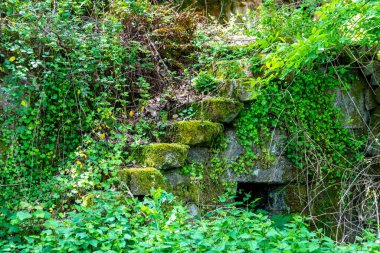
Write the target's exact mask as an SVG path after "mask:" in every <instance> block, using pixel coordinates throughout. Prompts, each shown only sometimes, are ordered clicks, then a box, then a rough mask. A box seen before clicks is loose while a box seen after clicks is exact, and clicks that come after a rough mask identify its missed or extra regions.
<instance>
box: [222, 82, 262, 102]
mask: <svg viewBox="0 0 380 253" xmlns="http://www.w3.org/2000/svg"><path fill="white" fill-rule="evenodd" d="M259 90H260V87H259V85H258V84H257V83H256V82H255V79H252V78H240V79H226V80H223V82H222V84H220V85H219V86H218V89H217V92H218V95H219V96H222V97H229V98H233V99H236V100H239V101H241V102H248V101H253V100H255V99H256V98H257V96H258V95H259V94H260V93H259Z"/></svg>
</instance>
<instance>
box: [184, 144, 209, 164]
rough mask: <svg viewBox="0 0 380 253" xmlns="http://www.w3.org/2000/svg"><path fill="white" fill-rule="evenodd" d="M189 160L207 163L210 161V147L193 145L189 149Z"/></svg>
mask: <svg viewBox="0 0 380 253" xmlns="http://www.w3.org/2000/svg"><path fill="white" fill-rule="evenodd" d="M187 160H188V161H189V162H191V163H202V164H206V163H207V162H208V161H210V153H209V149H208V148H205V147H191V148H190V149H189V154H188V156H187Z"/></svg>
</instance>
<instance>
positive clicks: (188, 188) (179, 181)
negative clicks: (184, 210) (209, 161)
mask: <svg viewBox="0 0 380 253" xmlns="http://www.w3.org/2000/svg"><path fill="white" fill-rule="evenodd" d="M209 170H210V168H207V167H205V168H204V169H203V174H204V176H203V177H202V178H199V177H192V176H190V175H185V174H183V173H182V172H181V171H180V169H177V170H170V171H164V172H163V173H164V175H165V177H166V178H167V180H168V182H169V184H168V190H169V191H170V192H172V193H173V194H174V195H175V196H177V197H178V198H179V199H181V200H183V201H185V202H190V203H194V204H196V205H210V204H216V203H217V202H218V198H219V196H220V195H222V194H223V193H225V187H224V186H223V183H222V182H220V181H215V180H211V179H210V178H209V177H208V176H207V175H208V174H209V173H210V172H209Z"/></svg>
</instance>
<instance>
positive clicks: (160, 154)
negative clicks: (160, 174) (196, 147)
mask: <svg viewBox="0 0 380 253" xmlns="http://www.w3.org/2000/svg"><path fill="white" fill-rule="evenodd" d="M188 151H189V146H187V145H183V144H179V143H153V144H149V145H147V146H144V147H143V148H142V162H143V164H144V165H145V166H150V167H156V168H160V169H166V168H177V167H181V166H182V165H183V164H184V162H185V160H186V158H187V154H188Z"/></svg>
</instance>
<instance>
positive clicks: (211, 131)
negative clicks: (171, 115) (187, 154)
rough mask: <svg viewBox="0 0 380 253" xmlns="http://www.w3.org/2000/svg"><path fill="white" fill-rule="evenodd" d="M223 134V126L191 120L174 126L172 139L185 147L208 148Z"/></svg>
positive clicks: (179, 122)
mask: <svg viewBox="0 0 380 253" xmlns="http://www.w3.org/2000/svg"><path fill="white" fill-rule="evenodd" d="M222 132H223V125H222V124H220V123H214V122H210V121H202V120H190V121H178V122H175V123H174V124H173V127H172V133H171V134H172V137H173V139H174V141H175V142H177V143H182V144H185V145H190V146H195V145H200V146H208V145H210V144H212V142H213V141H214V140H215V139H216V138H217V137H218V136H219V135H221V134H222Z"/></svg>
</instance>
